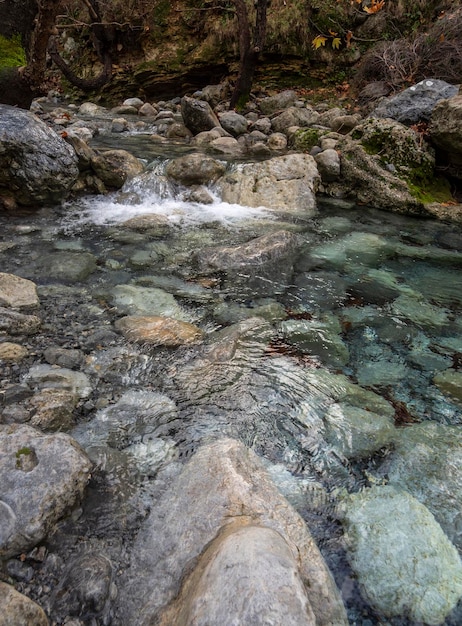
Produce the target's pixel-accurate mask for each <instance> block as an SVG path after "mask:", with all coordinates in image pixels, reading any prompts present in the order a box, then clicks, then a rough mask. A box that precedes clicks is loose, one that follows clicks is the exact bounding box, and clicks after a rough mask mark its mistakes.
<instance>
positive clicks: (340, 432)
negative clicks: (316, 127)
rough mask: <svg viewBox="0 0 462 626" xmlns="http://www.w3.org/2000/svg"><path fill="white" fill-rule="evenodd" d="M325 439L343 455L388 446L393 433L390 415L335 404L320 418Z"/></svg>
mask: <svg viewBox="0 0 462 626" xmlns="http://www.w3.org/2000/svg"><path fill="white" fill-rule="evenodd" d="M323 421H324V424H325V427H326V429H325V435H324V436H325V439H326V441H327V442H328V443H330V444H331V445H333V446H335V448H336V449H337V450H339V452H340V454H342V455H344V456H346V457H347V458H361V457H367V456H370V455H371V454H373V453H374V452H377V450H379V449H380V448H383V447H384V446H387V445H389V444H390V443H392V441H393V440H394V437H395V436H396V430H395V427H394V422H393V419H392V417H391V416H386V415H380V414H377V413H374V412H373V411H369V410H367V409H363V408H359V407H354V406H350V405H349V404H347V403H340V402H339V403H335V404H333V405H332V406H330V407H329V409H328V411H327V412H326V414H325V415H324V417H323Z"/></svg>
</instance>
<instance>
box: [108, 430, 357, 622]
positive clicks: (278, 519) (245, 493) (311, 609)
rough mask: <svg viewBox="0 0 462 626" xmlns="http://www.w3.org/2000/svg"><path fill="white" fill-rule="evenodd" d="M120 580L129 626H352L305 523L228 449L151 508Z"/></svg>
mask: <svg viewBox="0 0 462 626" xmlns="http://www.w3.org/2000/svg"><path fill="white" fill-rule="evenodd" d="M126 579H127V580H126V584H124V585H123V588H121V597H120V600H119V603H118V612H119V618H120V619H121V621H122V622H124V623H129V624H132V625H133V626H138V625H141V624H146V623H150V622H153V621H157V622H158V623H160V624H163V625H164V626H167V625H168V624H169V625H173V624H178V623H180V622H182V621H183V620H184V621H185V622H187V623H189V622H190V621H191V622H192V621H194V623H197V624H203V625H204V626H205V624H210V623H214V624H218V623H219V624H223V625H228V626H231V624H236V623H246V624H264V623H265V624H267V623H278V624H280V623H284V624H291V625H293V626H295V625H301V624H304V625H306V626H308V625H314V624H317V625H319V626H327V625H331V624H335V625H336V626H342V625H344V626H346V624H347V623H348V621H347V618H346V615H345V611H344V608H343V605H342V602H341V599H340V596H339V592H338V590H337V589H336V587H335V583H334V582H333V579H332V577H331V574H330V572H329V570H328V569H327V567H326V565H325V563H324V561H323V559H322V557H321V554H320V552H319V550H318V548H317V547H316V545H315V543H314V541H313V539H312V537H311V536H310V534H309V532H308V530H307V528H306V526H305V524H304V522H303V520H302V519H301V518H300V517H299V516H298V514H297V513H296V512H295V511H294V509H292V507H291V506H290V505H289V503H288V502H287V501H286V500H285V499H284V498H283V496H281V495H280V493H279V492H278V491H277V489H276V488H275V486H274V485H273V484H272V482H271V480H270V479H269V477H268V474H267V473H266V471H265V470H264V469H263V467H262V465H261V464H260V462H259V460H258V457H256V455H255V454H254V453H253V452H251V451H250V450H248V449H246V448H245V446H243V445H242V444H239V443H238V442H236V441H233V440H221V441H218V442H216V443H214V444H211V445H207V446H204V447H203V448H202V449H201V450H199V451H198V452H197V453H196V454H195V456H194V457H193V458H192V459H191V461H190V462H189V464H188V465H187V466H186V467H185V470H184V471H183V472H182V473H181V474H180V475H179V476H178V478H177V479H176V480H175V482H174V483H173V484H172V485H171V487H170V489H169V490H168V492H166V494H165V495H164V497H163V498H162V499H161V500H160V501H159V502H157V505H156V507H155V508H154V509H153V510H152V513H151V514H150V516H149V518H148V519H147V520H146V522H145V523H144V526H143V528H142V529H141V531H140V533H139V534H138V537H137V539H136V542H135V545H134V550H133V553H132V560H131V565H130V568H129V569H128V571H127V575H126ZM244 583H245V584H244ZM282 590H284V592H283V593H282ZM271 616H276V617H275V618H274V619H275V621H273V617H271ZM268 620H270V621H268Z"/></svg>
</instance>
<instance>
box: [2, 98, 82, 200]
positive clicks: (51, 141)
mask: <svg viewBox="0 0 462 626" xmlns="http://www.w3.org/2000/svg"><path fill="white" fill-rule="evenodd" d="M0 137H1V139H0V155H1V156H0V190H1V191H2V192H3V194H4V195H7V196H12V197H13V198H14V200H15V201H16V202H17V203H19V204H23V205H26V206H35V207H37V206H42V205H45V204H53V203H57V202H60V201H61V200H63V199H64V198H66V197H67V195H68V194H69V192H70V190H71V188H72V185H73V184H74V182H75V181H76V180H77V176H78V167H77V155H76V154H75V152H74V150H73V149H72V147H71V146H70V145H69V144H67V143H66V142H65V141H64V139H63V138H62V137H60V136H59V135H58V134H57V133H55V131H54V130H52V129H51V128H49V126H47V125H46V124H45V122H43V121H42V120H41V119H39V118H38V117H37V116H36V115H34V114H33V113H30V112H29V111H24V110H22V109H18V108H15V107H11V106H7V105H3V104H2V105H0Z"/></svg>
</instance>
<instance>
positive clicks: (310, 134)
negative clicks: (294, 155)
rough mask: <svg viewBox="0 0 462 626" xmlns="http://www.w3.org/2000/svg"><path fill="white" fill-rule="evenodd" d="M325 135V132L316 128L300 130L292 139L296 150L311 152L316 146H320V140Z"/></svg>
mask: <svg viewBox="0 0 462 626" xmlns="http://www.w3.org/2000/svg"><path fill="white" fill-rule="evenodd" d="M323 134H325V133H324V131H320V130H317V129H316V128H300V129H298V130H297V131H296V132H295V133H294V135H293V137H292V140H291V144H292V147H293V148H294V149H295V150H303V152H310V150H311V149H312V148H313V147H314V146H317V145H318V144H319V138H320V137H321V136H322V135H323Z"/></svg>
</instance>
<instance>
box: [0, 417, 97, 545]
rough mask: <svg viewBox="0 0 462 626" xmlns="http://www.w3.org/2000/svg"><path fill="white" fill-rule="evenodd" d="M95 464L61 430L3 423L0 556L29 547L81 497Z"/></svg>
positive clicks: (0, 452) (0, 483)
mask: <svg viewBox="0 0 462 626" xmlns="http://www.w3.org/2000/svg"><path fill="white" fill-rule="evenodd" d="M90 469H91V463H90V461H89V459H88V457H87V456H86V455H85V453H84V452H83V450H81V448H80V447H79V446H78V444H77V443H76V442H75V441H74V440H73V439H72V438H71V437H69V436H68V435H65V434H63V433H59V434H54V435H43V434H42V433H40V432H39V431H38V430H35V428H31V427H30V426H23V425H11V426H0V557H11V556H14V555H16V554H19V553H20V552H23V551H27V550H30V549H31V548H32V547H34V546H35V545H36V544H37V543H39V541H42V540H43V539H44V538H45V537H46V535H47V534H48V532H49V531H50V530H51V529H52V527H53V525H54V524H55V523H56V522H57V521H58V520H59V519H60V518H61V517H63V515H64V514H65V513H67V512H68V511H69V510H70V509H71V508H72V507H73V506H74V505H75V504H76V503H78V501H79V500H80V498H81V497H82V495H83V491H84V489H85V486H86V484H87V482H88V479H89V477H90Z"/></svg>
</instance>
